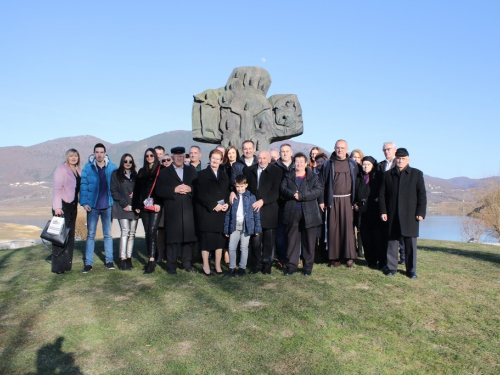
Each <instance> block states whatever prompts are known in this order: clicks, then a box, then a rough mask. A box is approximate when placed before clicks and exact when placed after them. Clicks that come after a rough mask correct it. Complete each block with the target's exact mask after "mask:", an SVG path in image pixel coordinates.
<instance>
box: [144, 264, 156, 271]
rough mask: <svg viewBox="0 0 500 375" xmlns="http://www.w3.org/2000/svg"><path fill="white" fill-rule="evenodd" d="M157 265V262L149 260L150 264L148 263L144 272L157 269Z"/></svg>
mask: <svg viewBox="0 0 500 375" xmlns="http://www.w3.org/2000/svg"><path fill="white" fill-rule="evenodd" d="M155 267H156V262H155V261H149V262H148V264H147V265H146V268H145V269H144V273H153V272H154V271H155Z"/></svg>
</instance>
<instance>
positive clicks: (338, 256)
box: [320, 139, 358, 268]
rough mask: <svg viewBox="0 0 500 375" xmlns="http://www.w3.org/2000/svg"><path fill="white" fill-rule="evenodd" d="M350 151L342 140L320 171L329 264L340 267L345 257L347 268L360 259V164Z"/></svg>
mask: <svg viewBox="0 0 500 375" xmlns="http://www.w3.org/2000/svg"><path fill="white" fill-rule="evenodd" d="M348 151H349V148H348V146H347V142H346V141H344V140H343V139H339V140H338V141H337V142H336V143H335V151H334V152H333V153H332V156H331V157H330V159H329V160H328V161H326V162H325V163H324V164H323V167H322V168H321V173H320V176H321V181H322V183H323V187H324V195H323V196H322V197H320V199H321V200H320V207H321V209H322V210H326V215H325V216H326V224H325V225H326V231H327V235H326V240H327V250H328V258H329V259H330V264H329V265H328V266H329V267H338V266H340V263H341V260H344V261H345V263H346V266H347V267H349V268H354V259H356V258H357V252H356V243H355V240H354V218H353V209H352V207H353V200H354V189H355V181H356V176H357V174H358V163H356V162H355V161H354V160H352V159H351V158H349V157H348V154H347V152H348Z"/></svg>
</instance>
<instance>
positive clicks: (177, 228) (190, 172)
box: [155, 164, 197, 243]
mask: <svg viewBox="0 0 500 375" xmlns="http://www.w3.org/2000/svg"><path fill="white" fill-rule="evenodd" d="M183 168H184V176H183V180H182V181H181V179H180V178H179V176H178V175H177V172H176V171H175V168H174V164H171V165H170V166H168V167H166V168H163V169H162V170H161V171H160V175H159V176H158V182H157V183H156V188H155V193H156V194H157V195H158V196H159V197H161V198H163V207H164V212H165V223H167V225H165V239H166V243H178V242H194V241H196V229H195V223H194V211H193V191H192V189H193V181H194V180H195V179H196V177H197V172H196V169H195V168H194V167H193V166H191V165H184V166H183ZM182 184H185V185H188V186H190V187H191V193H188V194H177V193H175V191H174V190H175V188H176V187H177V186H179V185H182Z"/></svg>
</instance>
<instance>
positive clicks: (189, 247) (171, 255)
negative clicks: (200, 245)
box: [165, 242, 195, 271]
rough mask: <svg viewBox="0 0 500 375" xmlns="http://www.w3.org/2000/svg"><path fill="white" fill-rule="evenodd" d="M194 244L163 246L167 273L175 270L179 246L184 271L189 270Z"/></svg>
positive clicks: (184, 243)
mask: <svg viewBox="0 0 500 375" xmlns="http://www.w3.org/2000/svg"><path fill="white" fill-rule="evenodd" d="M194 244H195V242H180V243H167V244H166V245H165V252H166V255H167V271H175V270H176V269H177V249H178V247H179V246H180V247H181V252H182V258H181V259H182V266H183V267H184V269H190V268H191V263H192V262H191V261H192V258H193V247H194Z"/></svg>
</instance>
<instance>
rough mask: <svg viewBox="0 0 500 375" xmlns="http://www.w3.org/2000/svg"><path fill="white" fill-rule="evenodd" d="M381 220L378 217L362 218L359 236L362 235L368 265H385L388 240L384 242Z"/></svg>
mask: <svg viewBox="0 0 500 375" xmlns="http://www.w3.org/2000/svg"><path fill="white" fill-rule="evenodd" d="M380 222H381V220H380V218H378V217H373V216H372V217H367V218H366V219H364V216H362V217H361V225H360V228H359V229H358V235H361V241H362V244H363V250H364V253H365V259H366V262H367V263H368V264H373V265H375V264H377V263H379V264H380V265H385V263H386V259H385V258H386V255H385V253H386V251H387V239H385V241H384V238H383V237H384V236H383V234H382V231H381V225H380Z"/></svg>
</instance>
